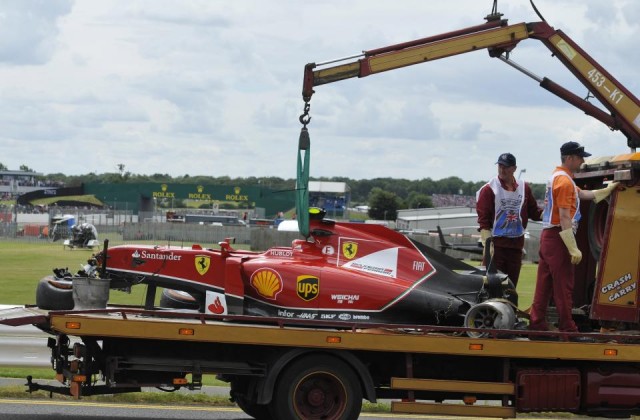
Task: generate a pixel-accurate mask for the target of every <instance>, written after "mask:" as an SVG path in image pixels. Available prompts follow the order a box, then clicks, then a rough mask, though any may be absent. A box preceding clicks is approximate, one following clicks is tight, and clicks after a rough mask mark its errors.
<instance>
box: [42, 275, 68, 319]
mask: <svg viewBox="0 0 640 420" xmlns="http://www.w3.org/2000/svg"><path fill="white" fill-rule="evenodd" d="M36 305H37V306H38V308H40V309H47V310H51V311H64V310H70V309H73V306H74V303H73V290H72V288H71V281H70V280H63V279H59V278H57V277H55V276H51V275H49V276H45V277H43V278H42V279H40V281H39V282H38V287H37V288H36Z"/></svg>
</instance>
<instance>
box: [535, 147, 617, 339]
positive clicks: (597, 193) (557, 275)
mask: <svg viewBox="0 0 640 420" xmlns="http://www.w3.org/2000/svg"><path fill="white" fill-rule="evenodd" d="M589 156H591V153H587V152H586V151H585V150H584V147H583V146H581V145H580V144H579V143H577V142H574V141H570V142H567V143H565V144H563V145H562V147H561V148H560V159H561V162H562V163H561V165H560V166H558V167H556V169H555V170H554V172H553V174H552V176H551V179H550V180H549V181H548V182H547V190H546V193H545V205H544V212H543V215H542V227H543V230H542V234H541V236H540V261H539V263H538V275H537V279H536V291H535V294H534V297H533V304H532V305H531V314H530V315H531V320H530V323H529V329H532V330H541V331H546V330H548V329H549V327H548V325H547V322H546V313H547V307H548V305H549V301H550V299H551V297H552V295H553V300H554V302H555V305H556V308H557V311H558V318H559V325H558V327H559V330H560V331H566V332H576V331H578V327H577V326H576V324H575V322H574V321H573V319H572V317H571V308H572V307H573V284H574V267H575V265H576V264H579V263H580V261H581V260H582V252H581V251H580V250H579V249H578V245H577V243H576V238H575V233H576V229H577V226H578V221H579V220H580V200H593V201H595V202H596V203H597V202H599V201H601V200H604V199H605V198H607V197H608V196H609V194H611V192H612V191H613V190H614V189H615V188H616V186H617V184H618V183H617V182H612V183H610V184H609V185H608V186H606V187H605V188H602V189H599V190H592V191H588V190H581V189H580V188H578V187H577V186H576V184H575V182H574V181H573V174H574V173H575V172H577V171H578V170H579V169H580V166H581V165H582V164H583V163H584V158H585V157H589Z"/></svg>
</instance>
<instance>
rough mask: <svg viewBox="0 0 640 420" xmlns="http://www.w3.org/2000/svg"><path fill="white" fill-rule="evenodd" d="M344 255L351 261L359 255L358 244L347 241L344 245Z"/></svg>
mask: <svg viewBox="0 0 640 420" xmlns="http://www.w3.org/2000/svg"><path fill="white" fill-rule="evenodd" d="M342 253H343V254H344V256H345V258H346V259H348V260H350V259H352V258H353V257H355V256H356V254H357V253H358V244H357V243H356V242H351V241H347V242H345V243H343V244H342Z"/></svg>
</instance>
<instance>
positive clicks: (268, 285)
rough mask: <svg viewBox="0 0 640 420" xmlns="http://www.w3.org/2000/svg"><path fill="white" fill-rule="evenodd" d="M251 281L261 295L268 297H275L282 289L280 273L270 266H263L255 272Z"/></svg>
mask: <svg viewBox="0 0 640 420" xmlns="http://www.w3.org/2000/svg"><path fill="white" fill-rule="evenodd" d="M250 283H251V286H253V288H254V289H256V291H257V292H258V294H259V295H261V296H264V297H266V298H267V299H275V298H276V295H277V294H278V293H280V292H281V291H282V278H281V277H280V274H278V273H277V272H276V271H275V270H271V269H268V268H263V269H260V270H257V271H256V272H255V273H253V275H252V276H251V280H250Z"/></svg>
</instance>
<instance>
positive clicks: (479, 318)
mask: <svg viewBox="0 0 640 420" xmlns="http://www.w3.org/2000/svg"><path fill="white" fill-rule="evenodd" d="M515 323H516V313H515V311H514V310H513V308H512V307H511V305H509V304H508V303H505V302H500V301H486V302H482V303H480V304H478V305H475V306H472V307H471V309H469V311H468V312H467V315H466V316H465V318H464V326H465V327H467V328H475V329H477V330H483V329H496V330H510V329H513V327H514V326H515ZM467 335H468V336H469V337H471V338H482V337H487V336H488V335H489V333H488V332H483V331H467Z"/></svg>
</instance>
